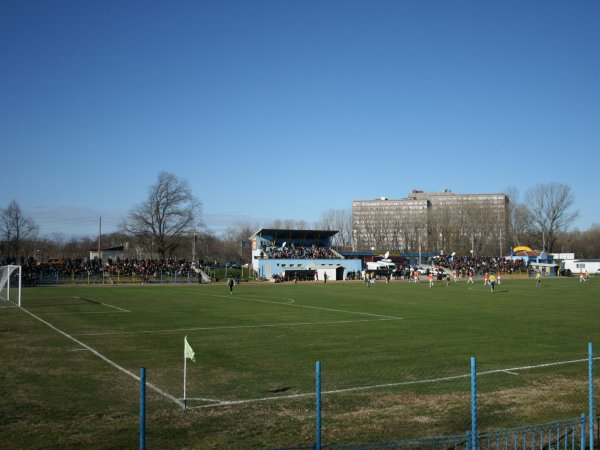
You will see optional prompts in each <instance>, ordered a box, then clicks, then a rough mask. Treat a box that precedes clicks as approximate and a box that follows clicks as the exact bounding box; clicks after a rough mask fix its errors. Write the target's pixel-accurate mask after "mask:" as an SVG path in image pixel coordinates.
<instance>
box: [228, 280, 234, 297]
mask: <svg viewBox="0 0 600 450" xmlns="http://www.w3.org/2000/svg"><path fill="white" fill-rule="evenodd" d="M234 284H235V282H234V281H233V278H231V277H230V278H229V280H227V286H229V294H230V295H231V294H233V285H234Z"/></svg>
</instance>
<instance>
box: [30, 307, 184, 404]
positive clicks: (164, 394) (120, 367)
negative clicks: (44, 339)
mask: <svg viewBox="0 0 600 450" xmlns="http://www.w3.org/2000/svg"><path fill="white" fill-rule="evenodd" d="M21 310H23V311H25V312H26V313H27V314H29V315H30V316H31V317H33V318H34V319H36V320H39V321H40V322H42V323H43V324H44V325H46V326H48V327H50V328H52V329H53V330H54V331H56V332H57V333H60V334H62V335H63V336H64V337H66V338H67V339H70V340H72V341H73V342H75V343H76V344H78V345H81V346H82V347H83V348H85V349H86V350H89V351H90V352H92V353H93V354H94V355H96V356H97V357H98V358H100V359H102V360H103V361H105V362H107V363H108V364H110V365H111V366H113V367H114V368H115V369H118V370H120V371H121V372H123V373H124V374H126V375H129V376H130V377H131V378H133V379H134V380H137V381H140V377H139V376H138V375H136V374H135V373H133V372H130V371H129V370H127V369H125V368H124V367H123V366H120V365H118V364H117V363H116V362H114V361H113V360H111V359H108V358H107V357H106V356H104V355H103V354H102V353H100V352H98V351H97V350H94V349H93V348H92V347H90V346H89V345H87V344H84V343H83V342H81V341H80V340H78V339H75V338H74V337H73V336H71V335H70V334H68V333H66V332H64V331H62V330H61V329H59V328H57V327H55V326H54V325H52V324H51V323H50V322H47V321H45V320H44V319H42V318H41V317H38V316H36V315H35V314H33V313H32V312H30V311H28V310H26V309H25V308H21ZM146 386H148V387H149V388H150V389H152V390H153V391H155V392H157V393H158V394H160V395H162V396H163V397H165V398H167V399H169V400H171V401H173V402H175V403H176V404H177V405H179V406H180V407H181V408H185V405H184V404H183V402H182V401H180V400H179V399H177V398H175V397H174V396H172V395H171V394H169V393H167V392H165V391H163V390H162V389H161V388H159V387H158V386H156V385H154V384H152V383H149V382H148V381H146Z"/></svg>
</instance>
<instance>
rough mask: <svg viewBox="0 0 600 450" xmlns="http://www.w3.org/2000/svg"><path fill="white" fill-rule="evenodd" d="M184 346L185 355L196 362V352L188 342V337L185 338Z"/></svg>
mask: <svg viewBox="0 0 600 450" xmlns="http://www.w3.org/2000/svg"><path fill="white" fill-rule="evenodd" d="M183 345H184V352H183V354H184V355H185V357H186V358H188V359H191V360H192V361H194V362H196V356H195V353H194V350H193V349H192V346H191V345H190V344H189V342H188V340H187V336H186V337H185V338H183Z"/></svg>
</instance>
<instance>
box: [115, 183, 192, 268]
mask: <svg viewBox="0 0 600 450" xmlns="http://www.w3.org/2000/svg"><path fill="white" fill-rule="evenodd" d="M200 208H201V204H200V202H199V201H198V200H197V199H196V198H195V197H194V196H193V195H192V191H191V189H190V186H189V184H188V183H187V181H184V180H180V179H179V178H177V176H175V175H174V174H172V173H168V172H161V173H160V174H159V175H158V180H157V182H156V183H155V184H153V185H152V186H150V188H149V190H148V197H147V198H146V200H145V201H144V202H142V203H140V204H138V205H137V206H135V207H133V209H132V210H131V211H130V212H129V217H128V218H127V219H126V220H125V221H124V222H123V224H122V229H123V231H124V232H126V233H129V234H132V235H134V236H135V237H136V238H137V239H138V240H139V242H140V243H141V244H142V245H143V246H144V247H145V248H146V249H147V250H149V251H150V253H151V254H153V253H158V255H160V257H161V258H163V259H164V258H165V257H166V255H167V254H170V253H171V252H173V251H174V250H175V249H176V248H177V246H178V245H179V244H180V243H181V238H182V235H183V234H185V233H189V232H190V230H191V228H193V227H194V226H196V225H199V224H198V223H197V220H198V217H199V214H200Z"/></svg>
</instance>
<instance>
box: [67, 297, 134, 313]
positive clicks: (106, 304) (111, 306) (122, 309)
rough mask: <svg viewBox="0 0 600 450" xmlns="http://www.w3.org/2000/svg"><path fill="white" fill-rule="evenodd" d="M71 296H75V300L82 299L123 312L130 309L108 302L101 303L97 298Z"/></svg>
mask: <svg viewBox="0 0 600 450" xmlns="http://www.w3.org/2000/svg"><path fill="white" fill-rule="evenodd" d="M73 298H76V299H77V300H84V301H87V302H92V303H98V304H99V305H102V306H108V307H109V308H115V309H118V310H119V311H123V312H131V311H129V310H127V309H124V308H120V307H118V306H114V305H109V304H108V303H103V302H100V301H98V300H92V299H88V298H85V297H73Z"/></svg>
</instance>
